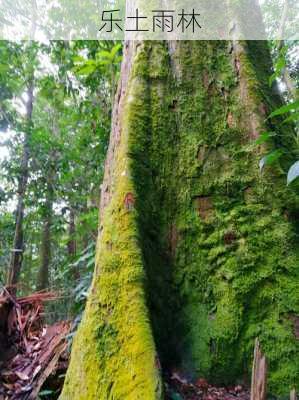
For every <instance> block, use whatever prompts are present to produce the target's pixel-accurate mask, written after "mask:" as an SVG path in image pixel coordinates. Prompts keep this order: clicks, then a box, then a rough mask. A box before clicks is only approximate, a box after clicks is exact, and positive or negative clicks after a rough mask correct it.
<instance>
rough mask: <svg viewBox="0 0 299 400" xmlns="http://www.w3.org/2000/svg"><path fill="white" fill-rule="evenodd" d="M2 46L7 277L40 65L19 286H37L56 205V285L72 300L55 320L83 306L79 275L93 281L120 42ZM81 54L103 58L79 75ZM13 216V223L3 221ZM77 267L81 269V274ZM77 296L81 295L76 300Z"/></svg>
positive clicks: (1, 169) (52, 271)
mask: <svg viewBox="0 0 299 400" xmlns="http://www.w3.org/2000/svg"><path fill="white" fill-rule="evenodd" d="M0 51H1V64H0V82H1V88H3V90H2V89H1V98H0V119H1V117H3V121H4V122H3V126H2V128H1V137H2V138H3V140H2V143H3V145H4V146H5V148H6V149H7V151H8V156H7V157H6V158H5V159H2V160H1V166H0V174H1V176H2V178H3V179H2V182H1V196H0V201H1V209H0V224H3V229H2V230H1V231H2V234H3V238H2V237H1V239H0V240H1V250H0V257H1V265H0V271H1V276H2V277H3V279H5V275H6V269H7V265H8V261H9V257H10V249H11V243H12V240H13V235H14V233H13V229H14V215H13V211H14V208H15V206H16V195H17V179H18V176H19V174H20V159H21V157H22V146H23V138H24V129H25V123H26V121H25V120H24V110H23V109H24V106H23V102H24V101H26V94H25V91H26V85H27V81H28V76H29V75H30V74H32V72H34V75H35V80H34V104H33V115H32V127H31V132H30V136H29V148H30V161H29V180H28V187H27V191H26V195H25V220H24V237H25V253H24V257H23V268H22V274H21V281H22V285H21V289H20V290H21V292H23V293H28V292H31V291H32V290H36V279H37V278H36V277H37V273H38V270H39V268H40V263H41V248H42V231H43V226H44V224H45V219H46V218H47V216H48V215H49V208H50V209H51V212H50V214H51V228H50V235H51V237H50V241H51V261H50V265H49V275H50V285H51V288H52V289H53V290H55V289H56V290H62V291H63V292H64V294H65V298H66V301H65V302H64V304H62V303H61V304H59V305H58V307H56V309H55V307H54V308H53V309H49V312H51V319H55V318H57V317H59V318H63V317H66V316H68V315H74V314H76V313H78V312H81V309H82V308H83V303H84V299H83V296H81V297H80V296H79V295H78V293H76V292H75V287H76V286H77V285H78V284H79V282H78V281H77V280H78V279H79V275H80V279H82V281H83V282H85V283H84V285H85V284H86V286H87V285H88V283H89V282H90V275H91V270H92V258H91V259H89V261H88V263H87V265H86V264H84V262H83V260H82V259H81V257H82V255H83V254H85V252H88V251H93V250H90V249H93V247H94V243H95V239H96V234H97V224H98V210H97V206H98V201H99V186H100V184H101V181H102V176H103V164H104V159H105V153H106V149H107V144H108V136H109V130H110V117H111V107H112V96H113V95H114V93H113V92H114V90H115V82H116V76H117V74H118V69H119V63H120V55H121V48H120V45H115V44H113V43H109V42H107V43H106V42H96V41H78V42H62V41H56V42H51V43H49V44H42V43H38V42H31V43H30V44H29V42H27V43H26V42H23V43H19V44H17V43H11V42H1V44H0ZM101 52H104V53H101ZM105 52H106V53H107V54H106V53H105ZM82 54H84V60H85V61H86V62H88V63H90V64H92V63H97V68H96V70H95V71H94V72H93V74H92V77H90V78H89V77H88V76H81V75H80V76H79V75H75V74H74V70H75V65H76V62H75V61H74V60H76V58H77V59H79V58H80V57H82ZM107 60H109V63H106V61H107ZM4 88H6V89H5V90H4ZM49 193H50V200H49ZM2 194H3V195H2ZM49 201H50V203H49ZM71 213H73V214H74V219H75V221H74V223H75V228H74V229H75V230H74V232H73V233H70V215H71ZM8 220H10V224H9V225H7V224H6V222H5V221H8ZM4 225H5V227H4ZM6 226H7V227H6ZM8 229H9V230H8ZM70 241H73V245H74V246H75V254H70V250H69V248H70ZM74 270H75V271H78V273H79V275H77V276H76V274H75V273H74ZM76 273H77V272H76ZM77 295H78V297H77V300H78V301H77V300H75V301H74V299H75V298H76V296H77ZM79 297H80V300H79ZM74 304H75V306H74V307H73V305H74ZM56 311H57V312H56Z"/></svg>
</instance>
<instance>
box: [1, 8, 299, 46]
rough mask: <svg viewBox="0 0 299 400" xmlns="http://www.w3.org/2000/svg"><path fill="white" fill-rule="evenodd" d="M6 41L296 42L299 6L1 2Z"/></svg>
mask: <svg viewBox="0 0 299 400" xmlns="http://www.w3.org/2000/svg"><path fill="white" fill-rule="evenodd" d="M0 39H5V40H42V41H44V40H80V39H82V40H88V39H89V40H123V39H127V40H296V39H299V1H298V0H127V1H125V0H0Z"/></svg>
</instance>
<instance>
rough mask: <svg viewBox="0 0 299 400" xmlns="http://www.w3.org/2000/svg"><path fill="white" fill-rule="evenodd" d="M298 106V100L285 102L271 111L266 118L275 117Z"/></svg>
mask: <svg viewBox="0 0 299 400" xmlns="http://www.w3.org/2000/svg"><path fill="white" fill-rule="evenodd" d="M298 108H299V100H296V101H294V102H293V103H290V104H287V105H285V106H282V107H280V108H278V109H277V110H275V111H273V112H272V113H271V114H270V115H269V117H268V118H267V119H269V118H273V117H276V116H278V115H282V114H286V113H288V112H289V111H292V110H297V109H298Z"/></svg>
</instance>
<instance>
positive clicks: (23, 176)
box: [7, 81, 33, 291]
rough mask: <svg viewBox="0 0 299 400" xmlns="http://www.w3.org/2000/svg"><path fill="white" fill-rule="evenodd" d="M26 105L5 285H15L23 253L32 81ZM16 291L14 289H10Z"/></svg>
mask: <svg viewBox="0 0 299 400" xmlns="http://www.w3.org/2000/svg"><path fill="white" fill-rule="evenodd" d="M27 96H28V100H27V104H26V121H27V122H26V125H27V127H26V132H25V133H24V144H23V155H22V160H21V171H20V176H19V181H18V190H17V208H16V225H15V235H14V241H13V248H12V250H11V259H10V265H9V270H8V277H7V285H8V286H13V285H16V284H17V282H18V279H19V275H20V271H21V266H22V260H23V252H24V234H23V220H24V208H25V205H24V202H25V193H26V188H27V181H28V164H29V158H30V150H29V136H30V131H31V127H32V110H33V81H31V82H30V84H29V88H28V91H27ZM12 290H13V291H16V288H14V289H12Z"/></svg>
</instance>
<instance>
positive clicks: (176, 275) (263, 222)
mask: <svg viewBox="0 0 299 400" xmlns="http://www.w3.org/2000/svg"><path fill="white" fill-rule="evenodd" d="M124 52H125V56H124V62H123V65H122V72H121V82H120V85H119V90H118V93H117V96H116V104H115V108H114V114H113V126H112V133H111V139H110V147H109V151H108V156H107V161H106V171H105V178H104V182H103V185H102V195H101V217H100V228H99V239H98V245H97V257H96V268H95V273H94V279H93V283H92V287H91V291H90V295H89V299H88V303H87V306H86V310H85V313H84V316H83V320H82V322H81V325H80V327H79V330H78V333H77V335H76V337H75V340H74V344H73V349H72V355H71V362H70V367H69V370H68V373H67V376H66V381H65V385H64V389H63V393H62V395H61V400H70V399H72V400H77V399H82V400H83V399H84V400H88V399H101V400H107V399H115V400H116V399H119V400H124V399H132V400H136V399H140V400H141V399H142V400H146V399H149V400H151V399H162V398H163V390H162V383H161V381H162V378H161V374H162V372H161V368H160V365H162V368H163V369H168V368H173V367H176V368H179V369H180V370H182V371H183V372H186V373H188V374H189V375H190V374H191V375H192V376H194V377H198V376H205V377H207V378H208V379H210V380H211V381H213V382H216V383H217V382H219V383H228V382H233V381H235V380H236V379H238V378H240V377H244V376H248V377H249V376H250V366H251V363H252V354H253V347H254V342H255V338H256V337H259V340H260V343H261V348H262V350H263V352H264V353H265V355H266V357H267V359H268V362H269V374H270V376H269V387H270V390H271V391H272V392H274V393H289V391H290V388H292V387H294V385H296V384H297V383H298V371H299V365H298V360H299V349H298V341H297V340H296V338H295V334H294V330H293V325H292V316H294V315H298V313H299V305H298V296H297V294H296V293H298V257H297V256H296V244H297V233H298V232H296V227H295V225H294V220H295V217H296V215H297V216H298V211H296V209H298V204H297V203H296V199H295V198H294V195H293V194H292V193H291V192H290V191H288V189H287V188H286V187H285V184H284V182H283V174H282V171H281V168H280V167H278V166H277V167H275V168H274V167H273V168H271V169H268V170H265V172H264V173H263V174H260V172H259V169H258V162H259V159H260V158H261V153H262V152H264V151H265V149H263V148H261V147H254V146H252V145H251V144H252V141H254V140H255V139H256V138H257V137H258V136H259V135H260V133H261V132H263V131H265V130H269V129H276V127H275V126H265V122H264V121H265V117H266V115H267V114H268V113H269V112H270V110H271V109H272V108H273V107H275V106H277V104H279V103H280V99H279V97H278V96H277V95H275V94H274V93H273V92H272V91H271V90H270V89H269V87H268V76H269V75H270V73H271V64H270V57H269V52H268V49H267V44H266V43H265V42H248V43H245V42H244V43H243V42H242V43H240V42H238V43H235V42H217V41H213V42H199V41H188V42H141V43H139V42H129V43H126V44H125V50H124ZM274 122H275V121H274ZM277 126H278V124H277ZM290 136H291V132H290V131H289V128H287V127H285V128H284V131H283V132H281V135H280V136H279V137H280V138H281V139H280V140H281V142H280V143H271V145H269V146H270V147H275V146H277V145H278V144H279V145H282V144H283V145H288V146H290ZM291 161H292V160H291V157H290V160H287V159H284V160H283V163H285V165H286V166H287V164H289V163H290V162H291ZM296 207H297V208H296Z"/></svg>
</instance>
